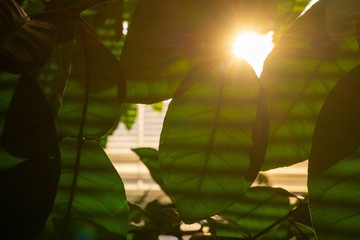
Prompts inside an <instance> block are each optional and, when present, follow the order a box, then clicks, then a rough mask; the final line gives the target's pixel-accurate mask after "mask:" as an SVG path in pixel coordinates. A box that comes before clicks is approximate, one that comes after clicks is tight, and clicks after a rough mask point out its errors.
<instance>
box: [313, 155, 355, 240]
mask: <svg viewBox="0 0 360 240" xmlns="http://www.w3.org/2000/svg"><path fill="white" fill-rule="evenodd" d="M317 160H319V159H317V158H312V156H310V159H309V177H308V189H309V204H310V211H311V217H312V221H313V224H314V227H315V231H316V235H317V237H318V239H321V240H322V239H326V240H328V239H349V240H351V239H353V240H355V239H358V238H359V235H360V189H359V181H360V161H359V160H360V152H359V150H358V151H357V152H356V153H355V154H353V155H352V156H350V157H348V158H346V159H344V160H343V161H341V162H339V163H337V164H336V165H334V166H332V167H331V168H329V169H326V170H324V171H316V170H314V171H312V165H311V162H312V161H317Z"/></svg>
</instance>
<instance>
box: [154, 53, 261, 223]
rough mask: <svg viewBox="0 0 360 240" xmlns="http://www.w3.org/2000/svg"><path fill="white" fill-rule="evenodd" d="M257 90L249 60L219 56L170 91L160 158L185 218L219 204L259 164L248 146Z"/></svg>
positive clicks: (239, 190) (229, 199) (232, 196)
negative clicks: (251, 156)
mask: <svg viewBox="0 0 360 240" xmlns="http://www.w3.org/2000/svg"><path fill="white" fill-rule="evenodd" d="M257 95H258V79H257V77H256V75H255V73H254V71H253V70H252V69H251V67H250V66H249V65H248V64H246V63H245V62H242V61H239V62H236V61H235V62H234V61H232V60H225V61H224V60H219V59H217V60H215V61H205V62H204V63H202V64H200V65H199V66H197V67H196V68H194V69H193V70H192V71H191V72H190V73H189V75H188V76H187V77H186V78H185V79H184V81H183V82H182V84H181V86H180V87H179V89H178V90H177V92H176V94H175V95H174V97H173V100H172V102H171V103H170V105H169V108H168V112H167V114H166V117H165V121H164V125H163V129H162V132H161V137H160V146H159V159H160V167H161V172H162V177H163V181H164V184H165V189H166V191H167V192H168V193H170V194H171V196H172V197H173V199H174V201H175V203H176V206H177V208H178V210H179V213H180V216H181V217H182V219H183V220H184V221H185V222H195V221H198V220H201V219H204V218H207V217H210V216H212V215H214V214H217V213H219V212H220V211H222V210H224V209H225V208H227V207H228V206H230V205H231V204H232V203H234V202H235V201H236V200H238V199H239V198H240V197H241V195H243V194H244V193H245V191H246V190H247V189H248V187H249V186H250V184H251V183H252V181H253V180H254V179H255V177H254V175H255V176H256V175H257V173H258V170H259V169H256V167H253V166H259V167H260V165H261V161H262V159H261V158H258V159H255V158H254V159H251V158H250V156H249V152H250V151H251V149H252V148H253V147H254V148H255V145H256V143H254V142H253V139H252V130H253V129H252V128H253V125H254V120H255V117H256V105H257ZM256 148H258V150H259V152H262V151H263V148H265V146H256ZM258 157H259V156H258ZM254 173H256V174H254Z"/></svg>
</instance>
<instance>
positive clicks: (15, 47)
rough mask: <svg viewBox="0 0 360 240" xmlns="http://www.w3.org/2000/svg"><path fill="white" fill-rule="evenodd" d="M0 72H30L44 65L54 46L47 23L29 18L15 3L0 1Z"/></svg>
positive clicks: (50, 26)
mask: <svg viewBox="0 0 360 240" xmlns="http://www.w3.org/2000/svg"><path fill="white" fill-rule="evenodd" d="M0 29H1V30H0V36H1V38H0V59H1V60H0V70H3V71H8V72H12V73H22V72H28V71H33V70H36V69H38V68H40V67H41V66H42V65H43V64H45V62H46V60H47V58H48V57H49V55H50V53H51V51H52V50H53V49H54V48H55V46H56V29H55V26H54V25H53V24H51V23H50V22H46V21H42V20H37V19H30V17H29V16H28V15H27V14H26V13H25V11H24V10H23V9H22V8H21V6H20V5H19V4H18V3H17V2H16V1H15V0H7V1H1V2H0Z"/></svg>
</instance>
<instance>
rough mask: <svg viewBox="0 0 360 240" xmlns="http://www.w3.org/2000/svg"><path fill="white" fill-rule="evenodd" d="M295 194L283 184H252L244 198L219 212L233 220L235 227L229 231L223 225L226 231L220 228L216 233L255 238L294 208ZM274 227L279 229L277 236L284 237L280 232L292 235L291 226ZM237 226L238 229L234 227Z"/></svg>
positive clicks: (230, 221)
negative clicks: (292, 197) (282, 185)
mask: <svg viewBox="0 0 360 240" xmlns="http://www.w3.org/2000/svg"><path fill="white" fill-rule="evenodd" d="M291 196H292V194H290V193H289V192H287V191H286V190H284V189H281V188H272V187H252V188H250V189H249V191H248V192H246V193H245V195H244V196H243V197H242V198H241V199H239V200H238V201H237V202H236V203H234V204H233V205H231V206H230V207H229V208H228V209H226V210H225V211H223V212H222V213H220V214H219V215H220V216H221V217H222V218H223V219H225V220H226V221H228V222H229V223H232V224H233V226H234V228H233V231H232V232H229V233H227V232H226V230H225V229H223V230H225V231H221V233H220V231H219V232H217V233H216V234H217V235H218V234H220V235H219V236H225V237H243V238H249V239H251V238H254V237H255V236H257V234H259V233H261V232H262V231H264V230H265V229H266V228H268V227H270V226H271V225H273V224H275V223H276V222H277V221H278V220H279V219H282V218H284V217H286V216H287V214H288V213H289V212H290V210H291V207H290V202H289V198H290V197H291ZM284 221H285V220H284ZM279 224H280V223H279ZM274 228H275V230H274V232H278V233H277V236H278V237H277V238H276V239H282V238H281V237H279V236H284V237H286V236H287V235H288V229H286V228H276V226H274ZM235 229H236V230H237V231H234V230H235ZM264 234H265V233H264ZM272 234H275V233H272Z"/></svg>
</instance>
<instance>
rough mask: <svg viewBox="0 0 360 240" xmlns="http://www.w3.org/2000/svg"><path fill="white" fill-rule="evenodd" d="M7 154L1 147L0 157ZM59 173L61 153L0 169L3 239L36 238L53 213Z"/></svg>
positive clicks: (0, 205) (0, 222)
mask: <svg viewBox="0 0 360 240" xmlns="http://www.w3.org/2000/svg"><path fill="white" fill-rule="evenodd" d="M4 157H5V159H4ZM7 157H8V155H6V154H3V153H2V149H1V148H0V158H1V161H7V159H6V158H7ZM10 157H11V158H12V159H10V160H13V161H14V157H12V156H10ZM19 161H23V160H21V159H18V162H19ZM59 175H60V156H59V155H57V156H55V157H48V156H42V157H37V158H33V159H28V160H26V161H23V162H21V163H19V164H17V165H16V166H14V167H12V168H9V169H7V170H6V171H2V172H1V173H0V194H1V198H0V212H1V214H0V232H1V238H2V239H34V237H35V236H36V235H37V234H38V232H39V231H40V230H41V228H43V226H44V225H45V223H46V220H47V218H48V216H49V214H50V211H51V208H52V205H53V202H54V199H55V195H56V191H57V184H58V181H59Z"/></svg>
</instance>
